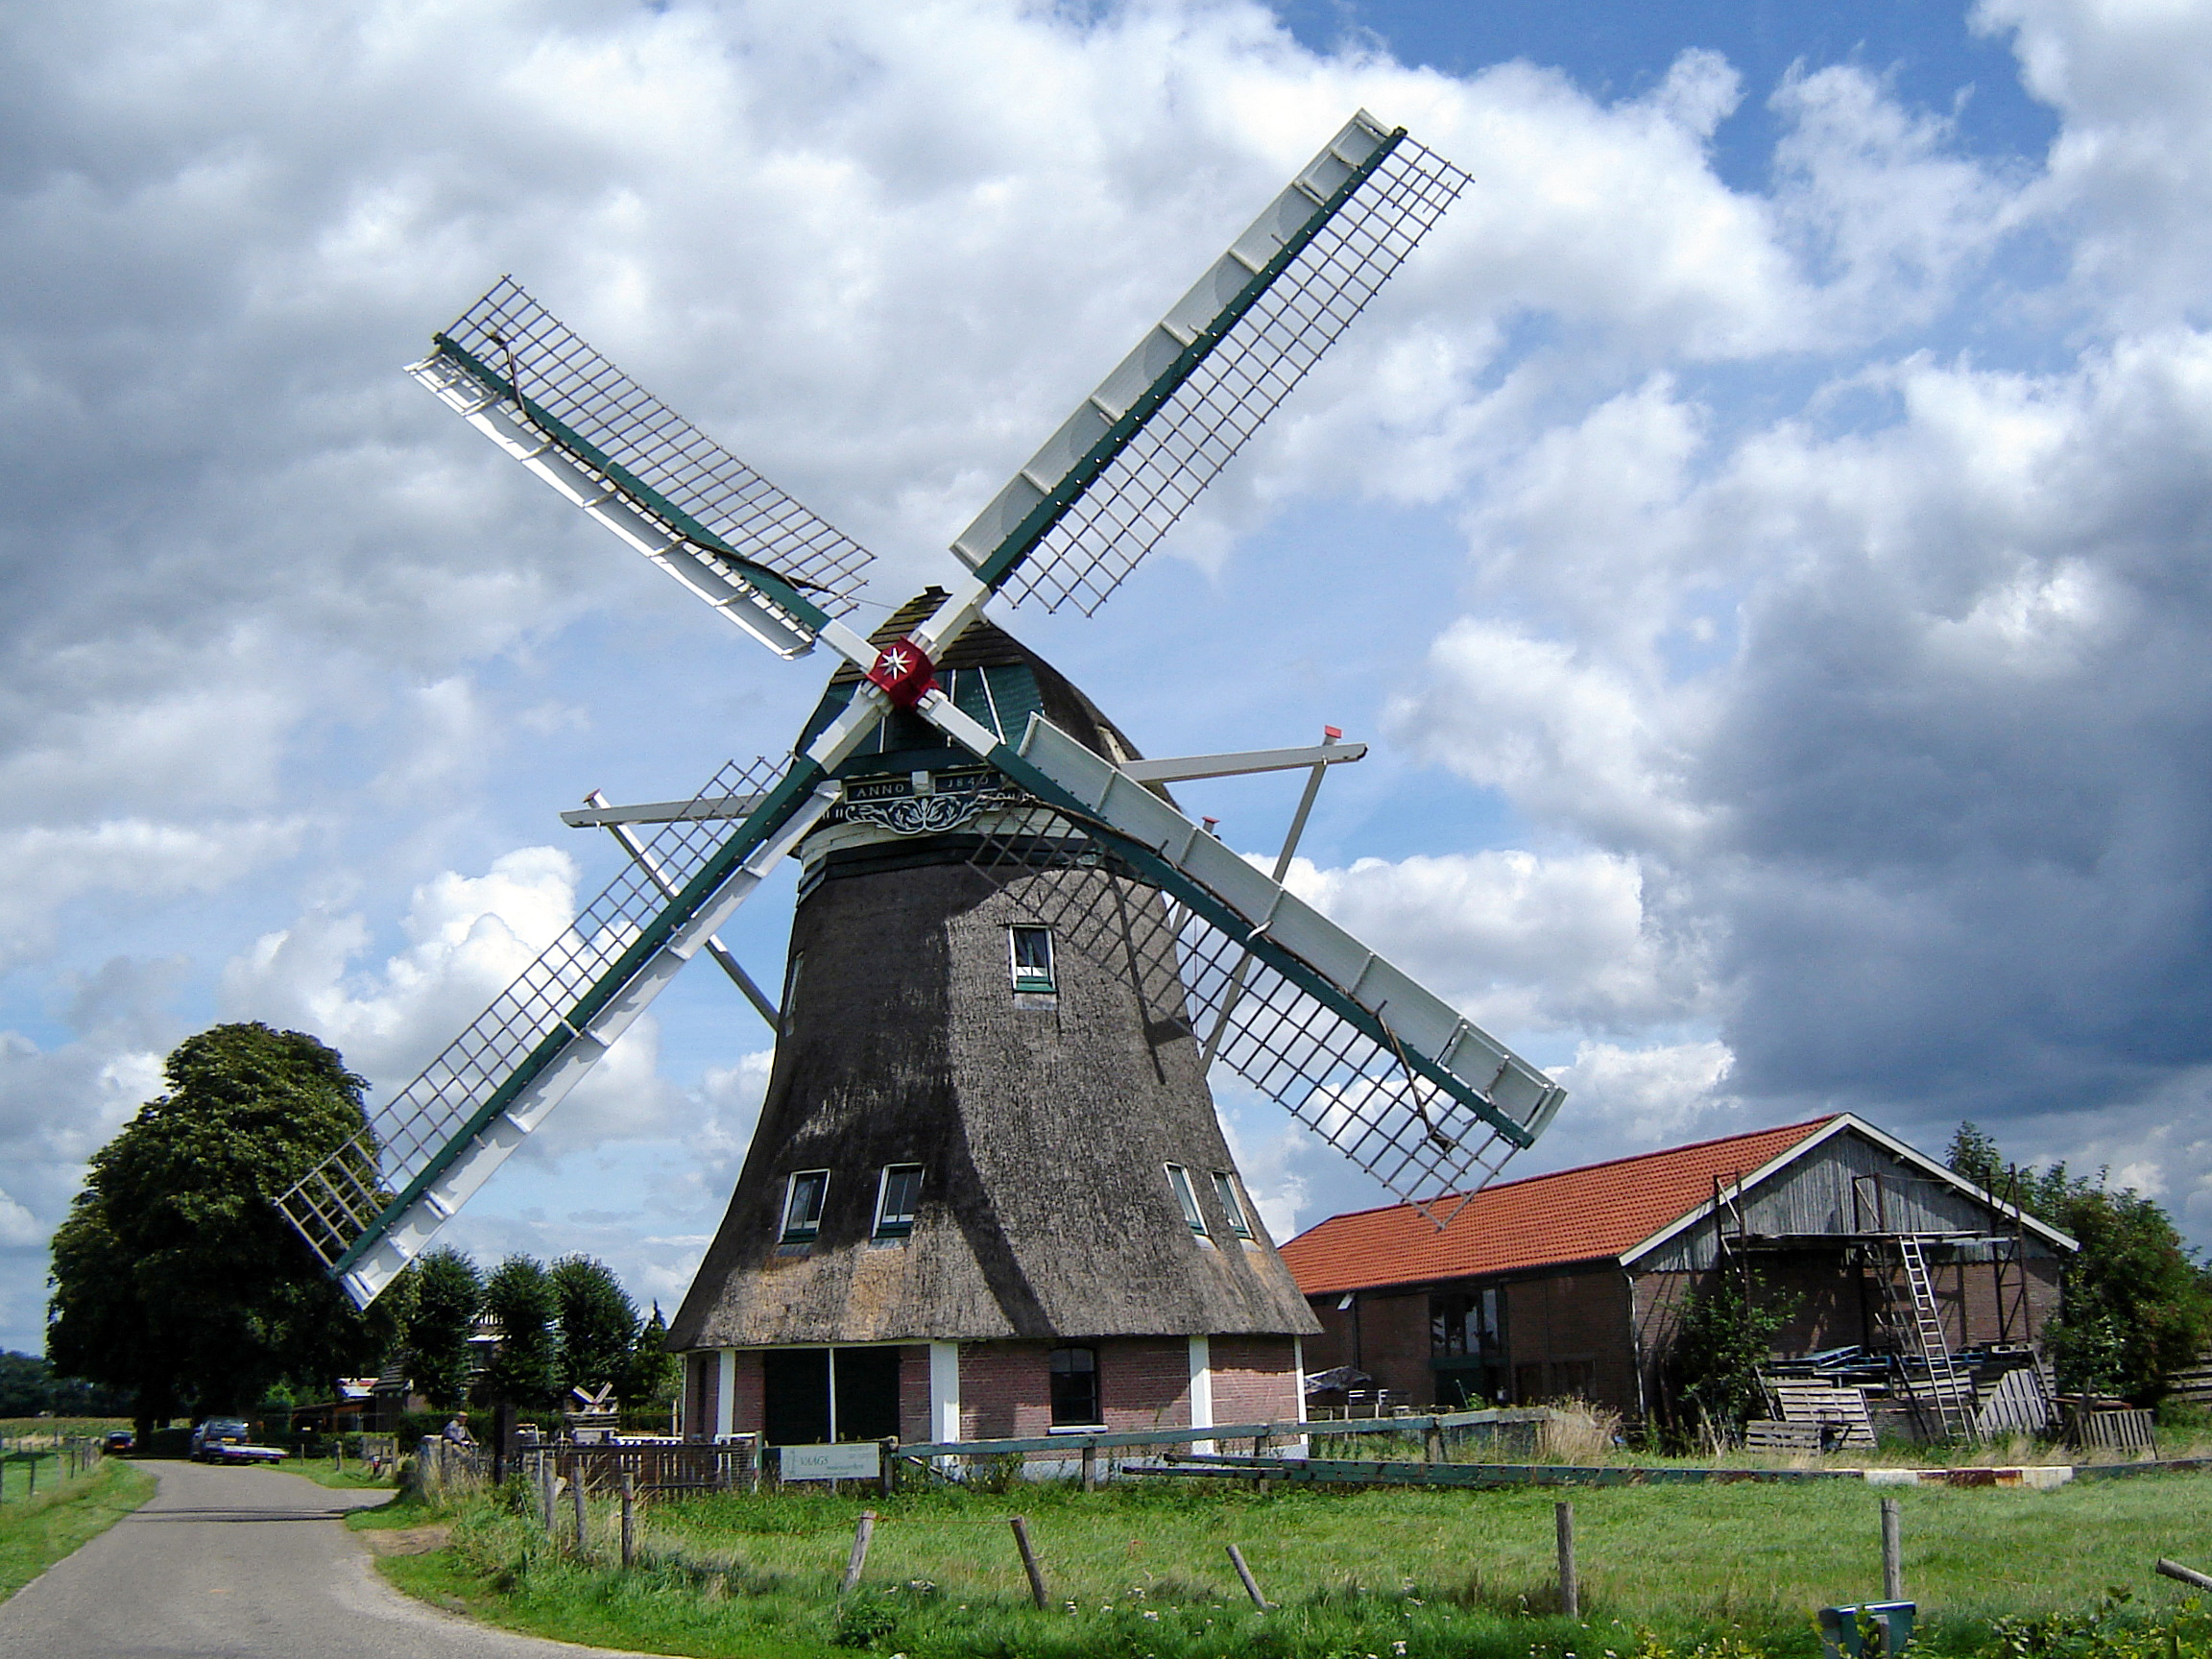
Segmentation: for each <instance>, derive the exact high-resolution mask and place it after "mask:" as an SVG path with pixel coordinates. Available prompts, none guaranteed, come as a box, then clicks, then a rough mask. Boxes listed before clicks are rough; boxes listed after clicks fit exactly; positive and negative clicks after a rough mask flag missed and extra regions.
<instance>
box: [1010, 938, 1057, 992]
mask: <svg viewBox="0 0 2212 1659" xmlns="http://www.w3.org/2000/svg"><path fill="white" fill-rule="evenodd" d="M1006 937H1007V947H1008V949H1009V950H1012V952H1013V962H1014V989H1015V990H1017V991H1051V990H1053V989H1055V987H1054V985H1053V983H1052V929H1051V928H1049V927H1009V928H1007V929H1006Z"/></svg>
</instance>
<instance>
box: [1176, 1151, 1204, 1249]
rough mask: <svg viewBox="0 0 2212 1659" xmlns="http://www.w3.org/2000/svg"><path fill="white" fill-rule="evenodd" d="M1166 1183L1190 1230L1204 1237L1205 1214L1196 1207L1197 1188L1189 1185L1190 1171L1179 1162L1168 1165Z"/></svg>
mask: <svg viewBox="0 0 2212 1659" xmlns="http://www.w3.org/2000/svg"><path fill="white" fill-rule="evenodd" d="M1167 1185H1168V1186H1169V1187H1170V1188H1171V1189H1173V1190H1174V1193H1175V1202H1176V1204H1177V1205H1178V1206H1180V1207H1181V1209H1182V1211H1183V1219H1184V1220H1186V1221H1188V1222H1190V1231H1191V1232H1192V1233H1194V1234H1196V1235H1197V1236H1198V1237H1199V1238H1205V1237H1206V1236H1207V1234H1206V1216H1205V1214H1204V1213H1202V1212H1201V1211H1200V1210H1199V1208H1198V1190H1197V1189H1196V1188H1194V1187H1192V1186H1191V1185H1190V1170H1188V1169H1186V1168H1184V1167H1183V1166H1182V1165H1180V1164H1170V1165H1168V1166H1167Z"/></svg>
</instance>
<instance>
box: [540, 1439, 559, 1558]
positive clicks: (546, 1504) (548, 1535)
mask: <svg viewBox="0 0 2212 1659" xmlns="http://www.w3.org/2000/svg"><path fill="white" fill-rule="evenodd" d="M555 1479H556V1477H555V1476H554V1473H553V1454H552V1453H551V1452H549V1451H547V1452H541V1453H539V1454H538V1518H539V1519H540V1520H541V1521H543V1522H544V1523H545V1542H546V1543H548V1544H551V1543H554V1542H555V1541H556V1539H555V1534H556V1533H557V1532H558V1531H559V1529H560V1515H559V1512H558V1510H557V1509H556V1506H555V1504H554V1502H553V1483H554V1480H555Z"/></svg>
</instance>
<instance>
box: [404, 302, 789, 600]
mask: <svg viewBox="0 0 2212 1659" xmlns="http://www.w3.org/2000/svg"><path fill="white" fill-rule="evenodd" d="M430 343H431V344H432V345H433V346H435V347H437V349H438V350H439V352H440V354H441V355H443V356H445V357H448V358H451V359H452V361H453V362H454V364H455V365H457V366H458V367H459V368H460V369H461V370H462V372H463V373H466V374H467V375H468V376H469V379H471V380H473V381H475V382H476V383H477V384H478V385H479V386H481V387H483V388H484V390H485V391H487V392H489V393H491V394H492V395H493V397H505V398H507V399H509V400H510V401H512V402H513V403H514V404H515V405H516V406H517V408H519V409H521V410H522V412H523V413H524V414H526V415H528V416H529V418H530V421H531V423H532V424H533V425H535V426H537V427H538V428H539V429H540V430H541V431H542V432H543V433H544V434H545V435H546V436H547V437H548V438H550V439H552V440H553V442H554V443H556V444H558V445H560V446H561V447H562V448H564V449H565V450H567V451H568V452H569V453H570V454H571V455H573V456H575V457H576V459H577V460H579V461H582V462H583V463H584V464H585V465H586V466H588V467H589V468H591V469H593V470H594V471H596V472H598V473H600V474H601V475H602V476H603V477H605V478H607V479H608V480H609V481H610V482H612V483H613V484H614V485H616V486H617V487H619V488H620V490H621V492H622V493H623V494H625V495H627V496H629V497H630V498H631V499H632V501H633V502H635V503H636V504H637V506H640V507H642V508H644V509H645V511H646V512H648V513H650V514H652V515H653V517H656V518H659V519H660V520H661V522H662V523H664V524H666V525H668V526H669V528H671V529H673V530H675V531H677V532H678V533H679V534H680V535H682V536H683V537H684V538H685V540H686V541H696V542H698V543H699V544H700V545H701V546H702V547H709V548H712V549H713V550H714V551H715V552H716V553H719V554H720V555H721V556H722V557H723V558H725V559H727V560H729V561H730V562H731V563H732V564H733V565H736V566H737V567H738V568H739V569H740V570H741V571H743V572H744V575H745V580H746V581H747V582H748V583H750V584H751V585H752V586H754V587H756V588H757V589H760V591H761V592H762V593H764V594H766V595H767V596H768V597H769V598H770V599H772V600H774V601H775V602H776V603H777V604H778V605H780V606H781V607H782V608H783V609H784V610H786V611H788V612H790V613H792V615H794V616H796V617H797V618H798V619H799V620H800V621H801V622H803V623H804V624H805V626H806V627H807V628H809V629H811V630H813V631H814V632H815V633H820V632H821V631H822V629H823V628H824V627H825V626H827V625H828V623H829V612H827V611H825V610H823V609H822V608H821V607H820V606H819V605H817V604H815V603H814V602H813V601H812V600H811V599H808V598H806V597H805V595H803V594H802V593H800V591H799V590H798V589H796V588H794V587H792V586H791V582H790V579H789V578H788V577H785V576H781V575H778V574H777V573H776V572H775V571H773V570H771V569H769V568H768V566H767V565H760V564H756V563H755V562H754V561H753V560H751V559H748V558H746V557H745V555H744V554H742V553H740V552H738V551H737V549H736V548H734V547H733V546H731V545H730V543H729V542H727V541H724V540H723V539H722V538H721V537H719V536H717V535H715V534H714V532H713V531H711V530H709V529H708V528H707V526H706V525H704V524H702V523H700V522H699V520H698V519H696V518H694V517H691V515H690V514H688V513H686V512H685V511H684V509H683V508H681V507H679V506H677V505H676V503H675V502H673V501H671V500H669V499H668V497H667V496H665V495H663V494H661V492H660V491H658V490H656V489H654V488H653V486H652V485H650V484H648V483H646V482H645V480H644V479H642V478H640V477H638V476H637V474H636V473H635V472H633V471H631V470H630V469H629V468H627V467H625V466H623V465H622V463H621V462H619V461H617V460H615V459H614V458H613V456H612V455H610V454H608V453H607V452H606V451H605V450H603V449H601V448H600V447H599V446H598V445H595V444H593V443H592V442H591V441H590V440H589V438H586V437H585V436H584V435H583V434H582V433H580V432H578V431H576V430H575V429H574V428H572V427H571V426H569V425H568V423H567V422H566V421H563V420H562V419H561V418H560V417H559V416H557V415H555V414H554V413H553V412H552V411H551V410H549V409H547V408H545V407H544V406H543V405H541V403H539V402H538V401H537V400H536V399H535V398H532V397H525V396H524V395H523V394H522V392H521V391H520V390H519V389H517V387H516V385H515V383H514V382H513V381H511V380H509V379H508V378H507V377H506V376H505V375H503V374H501V373H499V372H498V371H497V370H495V369H493V367H492V366H491V365H490V364H488V363H486V362H485V361H484V360H483V359H482V358H480V357H478V356H477V355H476V354H475V353H474V352H472V351H470V350H469V348H468V347H466V346H463V345H462V344H460V343H459V342H458V341H456V340H454V339H453V338H452V337H451V336H450V335H446V334H433V335H431V336H430Z"/></svg>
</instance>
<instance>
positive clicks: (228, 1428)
mask: <svg viewBox="0 0 2212 1659" xmlns="http://www.w3.org/2000/svg"><path fill="white" fill-rule="evenodd" d="M192 1458H193V1461H194V1462H196V1463H280V1462H282V1461H283V1458H284V1450H283V1448H282V1447H280V1446H256V1445H254V1444H253V1443H252V1431H250V1430H248V1428H247V1427H246V1424H245V1422H244V1421H243V1420H242V1419H240V1418H236V1417H210V1418H208V1419H207V1421H206V1422H204V1423H203V1424H201V1425H200V1427H199V1428H197V1429H195V1430H193V1431H192Z"/></svg>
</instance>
